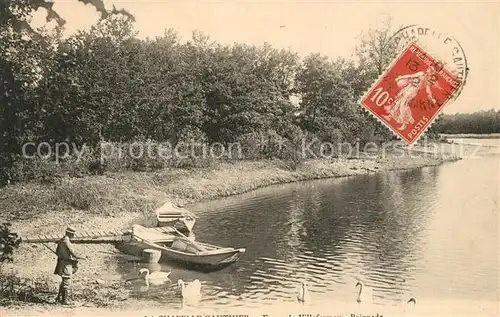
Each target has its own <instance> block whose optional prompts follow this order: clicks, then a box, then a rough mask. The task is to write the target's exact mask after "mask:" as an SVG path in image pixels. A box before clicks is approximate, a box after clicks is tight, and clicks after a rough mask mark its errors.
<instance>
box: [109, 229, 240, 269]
mask: <svg viewBox="0 0 500 317" xmlns="http://www.w3.org/2000/svg"><path fill="white" fill-rule="evenodd" d="M158 229H160V228H145V227H143V226H140V225H133V227H132V240H133V241H132V242H127V243H122V244H121V245H117V248H118V249H120V250H121V251H123V252H126V253H128V254H131V255H135V256H141V253H142V251H143V250H145V249H154V250H159V251H161V257H160V261H163V262H166V261H169V262H176V263H177V264H180V265H182V266H183V267H185V268H193V269H196V270H200V271H216V270H220V269H222V268H224V267H227V266H229V265H231V264H233V263H235V262H237V261H238V260H239V259H240V258H241V257H242V256H243V254H244V253H245V251H246V250H245V249H244V248H239V249H235V248H231V247H220V246H215V245H211V244H207V243H202V242H197V241H193V240H192V239H189V238H188V237H186V236H184V235H183V234H182V233H180V232H178V231H177V230H176V229H175V228H161V229H162V232H160V231H159V230H158Z"/></svg>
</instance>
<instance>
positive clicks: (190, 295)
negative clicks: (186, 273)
mask: <svg viewBox="0 0 500 317" xmlns="http://www.w3.org/2000/svg"><path fill="white" fill-rule="evenodd" d="M177 285H178V286H179V287H180V289H181V296H182V298H183V299H188V300H199V299H200V297H201V283H200V281H199V280H194V281H192V282H191V283H189V284H188V285H185V284H184V281H183V280H181V279H179V280H178V281H177Z"/></svg>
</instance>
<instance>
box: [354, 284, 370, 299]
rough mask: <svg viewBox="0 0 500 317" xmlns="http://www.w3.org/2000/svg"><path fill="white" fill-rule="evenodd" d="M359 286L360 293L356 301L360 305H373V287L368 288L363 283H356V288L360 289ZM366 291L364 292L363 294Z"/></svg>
mask: <svg viewBox="0 0 500 317" xmlns="http://www.w3.org/2000/svg"><path fill="white" fill-rule="evenodd" d="M358 286H359V293H358V298H357V299H356V301H357V302H358V303H361V302H363V303H368V304H371V303H372V301H373V297H372V296H373V290H372V288H371V287H368V286H364V285H363V283H362V282H359V281H358V283H356V286H355V287H358ZM363 290H364V292H363Z"/></svg>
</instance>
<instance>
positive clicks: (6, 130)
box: [0, 0, 393, 184]
mask: <svg viewBox="0 0 500 317" xmlns="http://www.w3.org/2000/svg"><path fill="white" fill-rule="evenodd" d="M79 1H82V2H84V3H91V4H93V5H94V6H95V7H96V8H97V10H98V11H100V12H101V13H102V19H101V20H100V21H99V22H98V23H96V24H95V25H94V26H93V27H92V28H91V29H90V30H86V31H80V32H78V33H76V34H73V35H71V36H69V37H63V36H62V32H63V27H62V25H63V23H64V20H63V18H62V17H60V16H59V15H58V14H57V13H55V12H54V11H52V7H51V4H50V3H48V2H46V1H44V0H21V1H16V2H9V3H3V4H2V5H1V6H0V13H1V16H2V19H1V20H0V26H1V32H0V64H1V65H0V66H1V73H0V87H1V88H2V90H1V92H0V104H1V105H2V106H1V108H0V183H3V184H5V183H6V182H8V181H11V182H12V181H22V180H29V179H33V178H42V179H44V177H45V176H43V175H42V176H43V177H40V173H39V172H34V170H36V169H39V170H44V171H45V172H44V173H45V174H46V175H49V174H50V175H53V174H57V173H58V172H57V171H55V170H54V169H53V165H51V166H48V165H47V164H48V163H47V161H51V159H50V158H51V157H50V156H49V155H48V154H54V153H55V148H54V147H55V146H56V144H57V143H59V142H65V143H66V144H69V145H70V147H69V148H59V149H58V150H59V156H61V155H62V154H72V153H74V152H75V149H76V150H81V149H82V147H84V146H85V147H86V149H87V150H88V151H87V152H86V154H87V155H88V156H91V157H94V158H95V160H94V161H92V159H90V160H89V161H88V162H87V163H86V165H85V166H83V168H82V169H79V170H78V171H77V174H78V173H87V172H102V171H103V170H105V169H106V164H105V163H108V165H109V164H111V162H102V161H99V160H98V158H99V157H100V156H99V153H100V151H102V148H101V147H100V146H99V145H100V144H103V142H113V143H114V144H119V145H120V146H122V147H124V148H127V149H130V147H129V145H130V144H131V143H132V142H150V143H151V142H152V143H158V142H168V143H169V144H170V145H172V146H175V145H177V144H180V142H183V143H185V142H189V141H192V140H195V141H197V142H199V143H204V144H205V143H209V144H213V143H220V144H222V145H228V144H233V143H234V142H239V144H242V145H243V146H244V147H245V156H244V158H247V159H259V158H273V157H274V158H281V159H285V160H291V161H293V163H294V164H296V163H297V160H300V158H299V155H298V153H297V148H298V145H299V144H300V142H302V141H303V140H304V139H308V140H311V139H314V138H317V139H318V140H322V141H329V142H351V143H353V142H360V143H361V144H363V143H366V142H369V141H374V140H377V141H383V140H387V139H389V138H391V135H392V134H391V133H390V131H389V130H388V129H387V128H385V127H383V126H382V125H381V124H379V123H378V122H377V121H376V120H374V119H373V118H372V117H371V116H370V115H368V114H367V113H366V112H364V111H363V110H362V109H361V107H360V106H359V105H358V104H357V100H358V99H359V97H360V96H361V94H362V93H363V92H364V91H365V90H366V89H367V88H368V85H370V84H371V83H372V82H373V81H374V80H375V79H376V78H377V77H378V75H379V74H380V72H381V70H382V69H385V67H387V65H388V63H389V62H390V60H391V58H392V56H393V52H392V51H391V48H390V47H389V46H388V45H387V42H388V39H389V35H390V25H386V26H385V27H384V29H382V30H372V31H370V32H369V33H368V34H367V35H368V36H365V38H363V39H361V41H360V44H359V46H358V47H357V50H356V54H357V57H358V61H357V62H356V63H354V62H353V61H349V60H345V59H338V60H334V61H333V60H330V59H328V58H327V57H325V56H321V55H320V54H311V55H309V56H306V57H305V58H300V57H299V56H298V54H297V53H295V52H293V51H291V50H284V49H276V48H273V47H272V46H271V45H269V44H267V43H264V44H263V45H261V46H251V45H246V44H238V43H235V44H233V45H222V44H219V43H216V42H213V41H211V40H210V38H209V37H208V36H207V35H204V34H203V33H201V32H199V31H196V32H194V33H193V36H192V38H191V39H189V40H188V41H185V42H182V41H181V39H180V38H179V36H178V35H177V33H176V32H175V31H174V30H166V31H165V33H164V35H163V36H161V37H157V38H155V39H145V40H142V39H138V38H137V37H135V31H134V25H133V24H134V20H133V17H132V16H130V15H129V14H127V13H126V12H125V14H117V13H119V12H118V10H116V9H115V8H113V10H112V11H110V12H108V11H106V10H105V9H104V6H103V5H102V2H101V1H100V0H79ZM38 8H44V9H46V10H48V15H47V18H48V20H50V19H55V20H56V21H58V22H59V24H60V25H61V26H60V27H58V28H56V29H54V30H51V31H47V30H33V29H31V27H30V24H29V22H30V17H31V14H32V12H33V10H36V9H38ZM122 13H124V12H122ZM292 100H298V102H292ZM28 142H33V143H34V144H35V145H36V144H41V143H42V142H45V143H48V144H50V146H52V148H49V147H43V148H36V147H35V146H32V147H29V148H25V150H28V152H29V151H31V152H29V153H26V152H25V153H26V154H28V155H30V154H32V153H33V152H34V151H36V150H38V153H37V154H38V155H45V154H47V157H48V159H47V160H44V161H40V160H31V161H30V160H26V159H23V158H22V157H21V153H22V150H23V145H26V144H27V143H28ZM282 145H285V149H283V147H282ZM61 151H63V152H64V153H62V152H61ZM66 152H67V153H66ZM53 159H54V157H53V156H52V160H53ZM57 163H58V164H59V163H61V162H60V161H58V162H57ZM63 163H64V162H63ZM175 164H176V166H181V167H182V166H193V165H196V164H200V162H195V163H193V162H192V161H190V162H186V161H183V162H175ZM294 164H292V165H294ZM63 165H64V164H63ZM63 165H61V164H59V165H58V166H57V168H62V167H61V166H63ZM118 165H119V166H120V167H124V168H133V169H141V168H144V167H145V166H146V167H148V168H151V167H153V168H162V167H165V164H163V163H162V162H158V161H156V162H145V161H144V160H143V161H140V160H137V159H128V160H122V161H121V162H119V164H118ZM42 174H43V173H42Z"/></svg>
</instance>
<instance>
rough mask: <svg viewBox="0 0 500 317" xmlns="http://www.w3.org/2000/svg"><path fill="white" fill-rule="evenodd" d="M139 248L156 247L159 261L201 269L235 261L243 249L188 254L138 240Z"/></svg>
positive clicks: (216, 268) (210, 268)
mask: <svg viewBox="0 0 500 317" xmlns="http://www.w3.org/2000/svg"><path fill="white" fill-rule="evenodd" d="M138 245H139V247H140V248H141V249H156V250H160V251H161V257H160V261H162V262H176V263H177V264H179V265H181V266H182V267H186V268H193V269H196V270H201V271H216V270H220V269H223V268H225V267H227V266H230V265H231V264H233V263H235V262H237V261H238V260H239V259H240V258H241V257H242V256H243V254H245V251H246V250H245V249H243V248H241V249H233V248H224V249H219V250H215V251H213V252H207V253H201V254H189V253H185V252H180V251H177V250H174V249H171V248H168V247H162V246H161V245H158V244H156V243H148V242H143V241H142V242H138Z"/></svg>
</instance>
